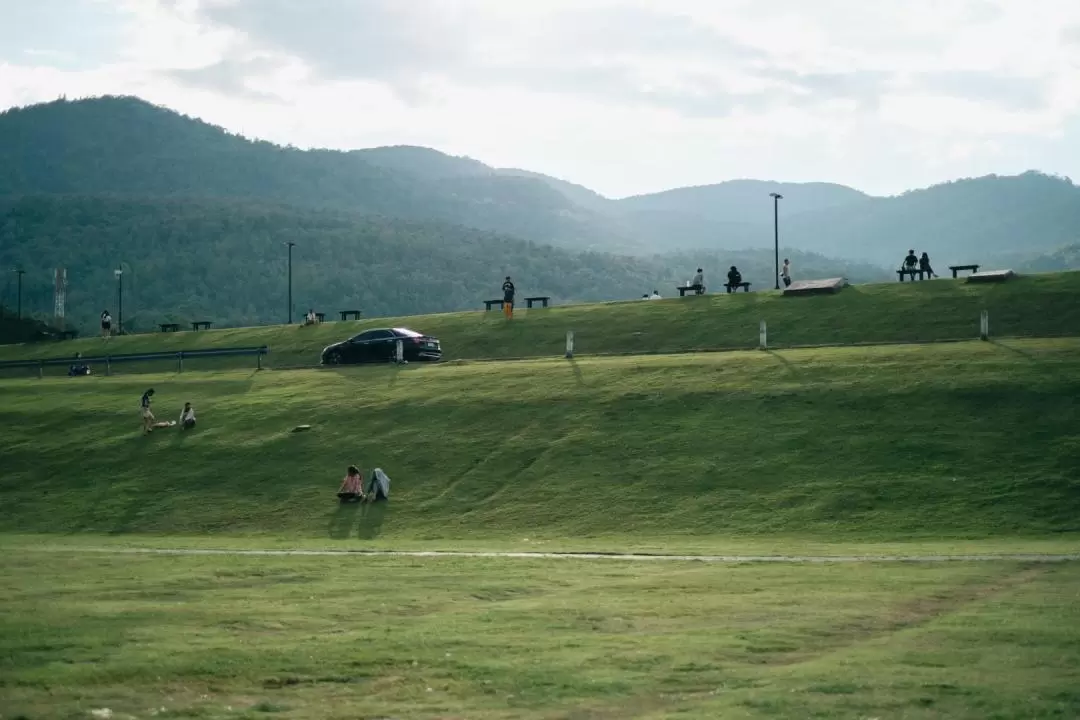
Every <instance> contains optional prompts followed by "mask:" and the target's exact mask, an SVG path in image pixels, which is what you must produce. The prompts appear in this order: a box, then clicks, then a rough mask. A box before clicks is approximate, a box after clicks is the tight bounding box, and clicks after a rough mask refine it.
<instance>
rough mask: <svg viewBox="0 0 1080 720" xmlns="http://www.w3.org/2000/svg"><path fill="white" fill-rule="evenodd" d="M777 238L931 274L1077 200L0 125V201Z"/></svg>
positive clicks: (957, 186) (723, 242) (141, 121)
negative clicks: (230, 208) (267, 206)
mask: <svg viewBox="0 0 1080 720" xmlns="http://www.w3.org/2000/svg"><path fill="white" fill-rule="evenodd" d="M773 191H779V192H781V193H782V194H783V195H784V200H783V201H782V203H781V214H782V218H781V233H782V242H783V244H784V245H785V246H786V247H790V248H797V249H799V250H801V251H804V252H811V253H818V254H825V255H833V256H837V257H843V258H847V259H849V260H861V261H868V262H873V263H878V264H882V265H890V266H891V265H893V264H894V263H895V262H897V259H898V258H899V257H901V256H902V255H903V254H904V252H905V251H906V250H907V249H908V248H909V247H911V246H912V245H917V246H918V247H919V249H920V250H927V251H929V252H930V254H931V256H932V257H933V258H935V260H937V261H938V262H939V263H941V264H949V263H967V262H986V258H987V257H989V256H991V255H995V254H1000V253H1005V252H1013V253H1016V252H1019V253H1023V254H1024V255H1025V256H1027V255H1038V254H1041V253H1045V252H1052V251H1054V250H1056V249H1057V248H1059V247H1061V246H1062V245H1065V244H1068V243H1071V242H1075V241H1076V238H1077V237H1080V189H1078V188H1076V187H1075V186H1074V185H1073V184H1072V182H1071V181H1069V180H1067V179H1063V178H1056V177H1049V176H1045V175H1041V174H1038V173H1034V172H1032V173H1025V174H1024V175H1020V176H1017V177H996V176H988V177H983V178H973V179H968V180H962V181H957V182H953V183H946V184H943V185H938V186H934V187H931V188H926V189H924V190H917V191H912V192H909V193H905V194H904V195H901V196H898V197H890V198H871V197H867V196H866V195H864V194H863V193H861V192H859V191H858V190H855V189H852V188H848V187H844V186H840V185H832V184H828V183H803V184H795V183H771V182H761V181H754V180H738V181H732V182H725V183H720V184H716V185H710V186H703V187H696V188H681V189H675V190H670V191H666V192H662V193H655V194H651V195H642V196H637V197H632V198H625V199H622V200H612V199H609V198H605V197H603V196H601V195H599V194H597V193H595V192H593V191H592V190H589V189H588V188H584V187H582V186H580V185H575V184H573V183H569V182H567V181H565V180H560V179H557V178H553V177H549V176H546V175H542V174H538V173H533V172H529V171H527V170H515V169H500V168H492V167H490V166H488V165H485V164H483V163H482V162H479V161H477V160H474V159H471V158H458V157H452V156H449V155H445V154H443V153H440V152H437V151H435V150H430V149H427V148H416V147H404V146H401V147H387V148H375V149H372V150H361V151H352V152H338V151H327V150H312V151H302V150H298V149H296V148H290V147H279V146H276V145H272V144H270V143H266V142H252V141H249V140H247V139H245V138H242V137H239V136H236V135H233V134H230V133H227V132H225V131H224V130H222V129H221V128H217V127H214V126H212V125H209V124H207V123H204V122H201V121H199V120H195V119H192V118H188V117H184V116H182V115H179V114H177V113H174V112H172V111H169V110H167V109H164V108H159V107H155V106H153V105H150V104H148V103H145V102H143V101H141V100H138V99H136V98H116V97H106V98H97V99H91V100H80V101H75V102H67V101H58V102H54V103H48V104H44V105H36V106H32V107H28V108H20V109H14V110H9V111H6V112H4V113H0V195H4V194H39V193H47V194H71V193H74V194H101V193H113V194H135V195H140V196H147V195H153V196H170V197H177V196H184V197H201V198H216V199H222V198H229V199H244V200H255V201H258V202H263V203H274V204H282V203H284V204H290V205H297V206H306V207H314V208H333V209H339V210H347V211H350V212H357V213H360V214H379V215H384V216H388V217H395V218H401V219H405V220H410V221H423V222H431V221H435V222H445V223H450V224H456V225H464V226H467V227H473V228H478V229H481V230H485V231H491V232H496V233H500V234H506V235H513V236H516V237H519V238H521V239H524V240H529V241H533V242H537V243H541V244H552V245H556V246H561V247H567V248H571V249H575V250H592V251H611V252H619V253H634V254H639V255H651V254H656V253H666V252H669V251H677V250H686V249H695V250H701V249H708V250H713V251H733V250H739V249H746V248H750V249H755V248H759V249H760V248H767V247H770V246H771V243H772V240H773V232H772V201H771V199H770V198H769V193H770V192H773Z"/></svg>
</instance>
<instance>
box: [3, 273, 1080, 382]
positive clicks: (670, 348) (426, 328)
mask: <svg viewBox="0 0 1080 720" xmlns="http://www.w3.org/2000/svg"><path fill="white" fill-rule="evenodd" d="M984 309H985V310H988V311H989V313H990V319H991V332H992V334H994V335H996V336H998V337H1053V336H1080V272H1073V273H1055V274H1045V275H1032V276H1027V277H1022V278H1018V279H1016V280H1013V281H1010V282H1007V283H1004V284H1000V285H968V284H966V283H964V282H963V281H955V280H933V281H928V282H923V283H892V284H884V285H858V286H853V287H850V288H848V289H846V290H844V291H843V292H841V293H839V294H838V295H835V296H818V297H801V298H794V297H788V298H785V297H781V296H780V295H779V294H778V293H776V292H774V291H768V292H755V293H749V294H747V293H738V294H735V295H726V294H717V295H707V296H703V297H687V298H685V299H682V300H680V299H670V300H664V301H658V302H643V301H640V300H635V301H631V302H622V303H607V304H599V305H573V306H567V307H555V308H550V309H547V310H541V309H534V310H532V311H526V310H519V311H518V313H517V317H516V319H515V320H514V321H513V322H512V323H507V322H506V321H505V320H504V319H503V317H502V315H501V313H498V312H490V313H484V312H467V313H453V314H446V315H431V316H421V317H408V318H381V319H373V320H366V321H363V322H349V323H327V324H325V325H322V326H320V327H315V328H305V327H299V326H291V327H290V326H276V327H261V328H242V329H234V330H221V331H212V332H201V333H192V332H184V333H176V334H161V333H154V334H147V335H134V336H129V337H124V338H114V339H113V340H112V341H110V342H109V343H108V345H106V344H105V342H104V341H103V340H101V339H100V338H87V339H83V340H78V341H74V342H64V343H52V344H44V345H43V344H38V345H24V346H5V347H0V360H13V359H27V358H38V357H72V356H74V354H75V353H76V352H82V353H83V354H84V355H87V356H90V355H97V354H101V353H104V352H114V353H127V352H149V351H167V350H182V349H197V348H206V347H238V346H254V345H269V346H270V347H271V348H272V354H271V357H270V359H269V361H270V363H271V364H272V365H275V366H277V367H286V366H303V365H313V364H317V363H318V362H319V353H320V351H321V350H322V348H323V347H324V346H326V345H328V344H330V343H332V342H336V341H338V340H343V339H346V338H348V337H351V336H352V335H353V334H355V333H357V332H359V331H361V330H363V329H365V328H369V327H386V326H397V325H405V326H408V327H412V328H414V329H416V330H419V331H422V332H426V333H430V334H433V335H436V336H438V337H439V338H440V339H441V340H442V342H443V347H444V350H445V353H446V358H447V359H505V358H522V357H545V356H556V357H560V356H562V354H563V350H564V346H565V337H566V332H567V331H568V330H573V331H574V333H575V338H576V349H577V352H578V353H579V354H612V353H672V352H685V351H693V350H706V349H730V348H750V347H756V346H757V343H758V325H759V322H760V321H761V320H766V321H767V323H768V327H769V338H770V340H769V342H770V344H771V345H773V346H775V347H792V346H796V345H839V344H852V343H887V342H929V341H936V340H955V339H966V338H973V337H976V336H977V334H978V330H979V314H980V313H981V311H982V310H984ZM225 365H228V366H231V367H251V366H253V365H254V360H252V359H250V358H244V359H237V360H229V361H222V360H214V361H208V360H204V361H195V360H192V361H188V362H187V365H186V367H187V368H188V369H198V368H200V367H202V368H207V367H223V366H225ZM172 367H173V365H172V363H171V362H170V363H166V364H164V365H158V366H157V370H158V371H163V370H171V369H172ZM145 369H146V367H145V366H143V367H132V366H118V367H117V368H116V370H117V371H118V372H132V371H133V370H145ZM101 370H102V369H101V368H98V371H99V372H100V371H101ZM64 371H65V370H64V369H63V368H59V369H56V370H53V371H52V372H54V373H61V374H62V373H63V372H64ZM8 372H9V373H10V372H11V371H8Z"/></svg>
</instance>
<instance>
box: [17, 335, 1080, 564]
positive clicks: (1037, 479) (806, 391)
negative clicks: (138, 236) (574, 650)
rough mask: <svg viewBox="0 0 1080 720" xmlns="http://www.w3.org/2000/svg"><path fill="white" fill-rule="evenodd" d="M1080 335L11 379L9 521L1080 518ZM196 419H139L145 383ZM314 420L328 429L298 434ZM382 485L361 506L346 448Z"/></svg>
mask: <svg viewBox="0 0 1080 720" xmlns="http://www.w3.org/2000/svg"><path fill="white" fill-rule="evenodd" d="M1078 351H1080V340H1040V341H1034V340H1033V341H1012V342H1008V343H981V342H977V341H973V342H969V343H957V344H945V345H932V346H896V347H877V348H854V349H851V348H849V349H822V350H796V351H785V352H775V353H762V352H756V351H751V352H736V353H724V354H701V355H678V356H654V357H637V358H591V359H582V360H579V361H576V362H567V361H565V360H536V361H524V362H518V363H502V364H497V363H478V364H467V363H466V364H460V365H452V364H451V365H442V366H423V367H421V366H409V367H406V368H393V367H367V368H350V369H342V370H334V371H314V370H308V371H290V372H275V371H269V372H262V373H255V372H250V371H248V372H221V373H191V374H185V375H180V376H177V375H168V376H140V377H134V376H128V377H113V378H102V377H91V378H78V379H66V378H65V379H46V380H43V381H39V380H20V381H5V382H3V383H2V384H0V393H2V403H0V423H2V425H3V427H4V428H5V430H4V433H3V436H2V438H0V463H2V466H3V468H4V473H3V476H2V479H0V495H2V497H3V498H4V510H5V512H4V513H3V514H2V515H0V531H3V532H20V533H72V532H83V533H120V534H125V533H161V534H167V535H190V536H196V537H206V536H214V535H221V536H228V535H239V534H253V535H266V536H274V537H285V538H288V539H289V540H290V541H292V542H297V541H300V540H315V539H321V540H323V541H331V542H332V543H336V544H337V546H341V547H365V546H368V545H369V544H370V543H372V542H373V541H375V540H380V541H385V542H388V543H401V542H406V541H408V542H431V543H436V544H437V543H440V542H441V543H447V542H452V543H456V542H461V541H463V540H464V541H467V542H470V543H473V544H474V545H482V544H485V543H487V544H488V545H494V546H499V547H502V546H504V544H505V543H508V542H514V543H520V542H521V541H522V540H523V539H524V538H528V539H529V540H530V542H533V543H535V542H546V543H552V544H558V543H566V542H567V541H568V539H569V540H570V541H571V542H572V543H573V544H576V545H577V546H578V547H580V546H582V545H584V546H586V547H588V548H589V549H620V548H625V547H639V548H640V547H659V548H664V547H676V546H678V545H679V544H680V543H684V544H686V545H691V546H693V545H700V543H701V540H702V539H708V540H709V542H710V543H711V542H712V541H713V539H715V538H718V537H722V538H727V539H741V540H744V541H755V540H762V539H768V540H769V541H770V542H772V541H774V540H775V539H776V538H788V539H789V542H791V543H795V544H796V545H797V544H798V542H802V541H805V542H834V543H835V542H868V543H895V542H904V541H927V542H929V541H934V542H939V541H950V540H955V541H959V540H972V539H992V538H1016V537H1022V538H1031V539H1037V538H1043V539H1045V538H1056V540H1057V541H1064V542H1074V541H1075V539H1076V538H1077V537H1078V536H1080V524H1078V522H1077V517H1078V514H1080V485H1078V482H1080V481H1078V480H1077V478H1076V475H1075V470H1076V468H1077V467H1080V403H1078V400H1077V399H1078V398H1080V372H1078V371H1080V352H1078ZM147 385H153V386H155V387H156V389H157V396H156V398H157V408H158V411H159V414H160V415H162V416H165V417H172V416H174V415H175V414H177V413H179V410H180V407H181V405H182V404H183V403H184V402H185V401H192V402H193V403H194V404H195V407H196V408H197V409H198V410H199V418H200V423H201V426H200V428H198V429H197V430H196V431H195V432H194V433H192V434H182V433H180V432H179V431H176V430H172V431H162V432H159V433H158V434H156V435H153V436H150V437H143V436H141V434H140V431H139V418H138V414H137V402H138V398H139V395H140V394H141V393H142V391H143V389H145V387H146V386H147ZM301 423H310V424H311V425H312V426H313V429H312V430H311V431H310V432H307V433H300V434H294V433H291V432H290V430H291V429H292V428H293V427H294V426H296V425H299V424H301ZM353 462H355V463H357V464H359V465H361V466H362V467H364V468H365V469H368V470H370V468H372V467H375V466H379V467H383V468H384V469H385V470H386V471H387V473H388V474H389V475H390V477H391V478H392V479H393V481H394V488H393V491H394V498H393V502H392V503H391V504H389V505H388V506H382V505H379V506H374V507H371V508H368V507H364V508H357V507H356V506H349V507H347V508H346V509H345V510H342V509H339V508H338V506H337V505H336V502H335V498H334V496H333V493H334V492H335V491H336V488H337V485H338V483H339V482H340V479H341V476H342V475H343V473H344V468H345V466H346V465H348V464H349V463H353Z"/></svg>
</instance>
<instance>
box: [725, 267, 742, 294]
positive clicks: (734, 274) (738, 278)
mask: <svg viewBox="0 0 1080 720" xmlns="http://www.w3.org/2000/svg"><path fill="white" fill-rule="evenodd" d="M740 284H742V273H741V272H739V268H737V267H735V266H734V265H732V266H731V269H730V270H728V273H727V291H728V292H729V293H731V292H735V290H736V289H738V287H739V285H740Z"/></svg>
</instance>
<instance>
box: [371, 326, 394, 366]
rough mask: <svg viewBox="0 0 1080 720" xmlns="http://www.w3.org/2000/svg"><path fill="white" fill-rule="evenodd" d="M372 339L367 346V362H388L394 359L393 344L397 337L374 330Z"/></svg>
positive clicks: (388, 332) (390, 333)
mask: <svg viewBox="0 0 1080 720" xmlns="http://www.w3.org/2000/svg"><path fill="white" fill-rule="evenodd" d="M373 333H374V337H373V338H372V339H371V342H370V343H369V344H368V346H369V357H370V359H369V360H368V362H389V361H390V359H391V358H392V357H394V344H395V341H396V340H397V336H396V335H394V333H392V332H390V331H389V330H374V331H373Z"/></svg>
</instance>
